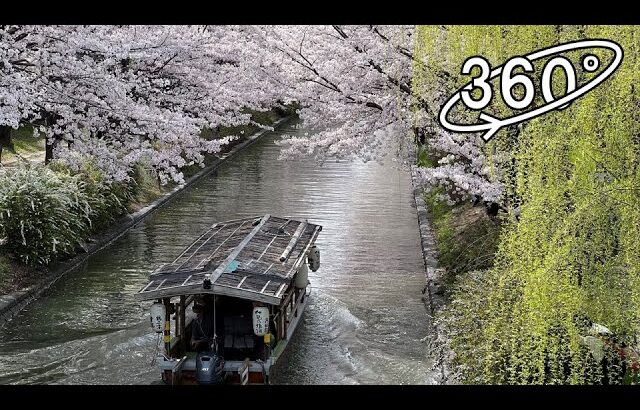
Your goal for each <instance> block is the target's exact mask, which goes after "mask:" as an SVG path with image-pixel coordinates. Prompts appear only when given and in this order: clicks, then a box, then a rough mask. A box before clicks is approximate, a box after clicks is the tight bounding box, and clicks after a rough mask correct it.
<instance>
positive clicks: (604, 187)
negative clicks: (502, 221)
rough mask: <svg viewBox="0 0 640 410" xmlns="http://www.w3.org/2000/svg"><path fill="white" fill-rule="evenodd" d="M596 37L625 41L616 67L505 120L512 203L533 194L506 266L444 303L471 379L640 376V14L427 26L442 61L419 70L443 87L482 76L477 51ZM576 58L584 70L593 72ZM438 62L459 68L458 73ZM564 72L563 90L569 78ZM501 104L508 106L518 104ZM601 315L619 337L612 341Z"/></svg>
mask: <svg viewBox="0 0 640 410" xmlns="http://www.w3.org/2000/svg"><path fill="white" fill-rule="evenodd" d="M587 38H604V39H611V40H614V41H616V42H617V43H619V44H620V45H621V46H622V48H623V50H624V59H623V62H622V64H621V66H620V67H619V69H618V70H617V71H616V73H615V74H614V75H613V76H612V77H610V78H609V79H608V80H606V81H605V82H604V83H602V84H600V85H599V86H598V87H596V88H595V89H594V90H592V91H590V92H589V93H587V94H586V95H585V96H583V97H582V98H580V99H578V100H576V101H574V102H573V103H572V104H571V105H570V106H569V107H568V108H566V109H564V110H562V111H554V112H552V113H548V114H546V115H544V116H542V117H539V118H536V119H534V120H531V121H530V122H528V123H526V124H524V125H522V126H521V127H518V128H517V129H515V130H502V131H500V132H499V133H498V134H496V136H495V137H494V138H493V140H492V141H491V142H489V143H487V144H486V145H485V146H484V147H483V150H484V153H485V155H487V157H488V158H492V159H493V160H494V161H493V162H492V164H493V165H494V166H496V168H497V169H496V172H495V173H494V174H492V176H493V178H496V179H498V180H499V181H500V182H501V183H502V184H503V186H504V203H505V205H506V206H507V208H512V207H513V206H516V205H519V207H520V209H519V211H520V215H519V218H518V219H516V218H515V217H513V215H511V217H510V218H509V220H508V221H507V222H506V226H505V228H504V230H503V232H502V235H501V238H500V245H499V250H498V253H497V256H496V259H495V261H494V267H493V268H492V269H491V270H489V271H484V272H472V273H469V274H467V275H465V276H463V277H461V278H460V279H459V281H458V283H457V289H456V290H455V291H454V292H453V296H452V302H451V303H450V304H449V306H448V307H447V308H445V309H444V311H443V313H442V315H441V319H440V320H441V321H442V323H443V325H444V326H445V328H446V329H448V335H449V338H450V340H449V345H450V347H451V349H452V350H453V352H454V353H455V358H454V364H456V365H458V369H459V371H460V376H461V380H462V381H464V382H472V383H497V384H565V383H571V384H583V383H595V384H598V383H629V382H636V383H637V382H638V376H637V373H635V372H634V371H633V370H632V365H631V358H630V357H629V354H628V353H629V352H630V350H625V352H626V353H627V354H626V356H624V354H620V350H621V349H628V348H635V349H636V351H637V346H638V335H639V333H640V260H639V259H640V201H639V198H640V91H639V90H638V85H637V84H636V82H637V80H638V73H639V72H640V62H639V52H640V50H639V48H640V27H625V26H616V27H602V26H569V27H567V26H543V27H541V26H525V27H518V26H508V27H507V26H505V27H498V26H487V27H466V26H456V27H423V28H420V29H419V30H418V36H417V40H416V45H415V47H416V53H417V55H419V56H421V58H423V59H425V60H426V61H428V62H429V63H430V64H431V66H430V67H428V68H426V69H424V70H423V71H422V72H416V81H415V84H414V91H415V92H416V93H420V94H421V95H422V96H423V98H431V99H432V100H435V99H436V97H434V94H435V93H441V92H442V89H441V88H437V87H445V86H446V87H448V88H447V89H446V92H445V94H446V93H449V94H448V95H447V96H449V95H451V94H450V93H452V92H453V91H454V90H455V87H459V86H461V85H463V84H464V83H466V82H467V81H469V77H468V76H461V75H460V74H459V73H460V67H461V66H462V63H463V62H464V60H465V59H466V58H468V57H470V56H472V55H483V56H485V57H486V58H487V59H488V60H489V61H490V63H491V66H492V67H495V66H497V65H500V64H503V63H504V62H505V61H506V60H507V59H508V58H510V57H513V56H517V55H525V54H528V53H531V52H533V51H535V50H537V49H540V48H543V47H549V46H552V45H555V44H558V43H562V42H566V41H572V40H580V39H587ZM576 68H577V71H578V75H579V77H578V84H582V83H584V81H585V79H586V80H588V79H589V78H591V77H588V74H586V73H582V72H581V71H580V68H579V67H576ZM429 70H433V71H431V72H429ZM438 70H444V71H446V72H449V73H451V77H452V78H453V79H454V80H452V81H451V84H443V82H442V81H439V79H438V77H437V76H435V75H434V73H435V72H437V71H438ZM558 71H561V70H558ZM536 72H537V73H540V69H539V66H538V65H537V64H536ZM538 75H539V74H538ZM463 77H464V78H463ZM555 77H560V79H555V78H554V90H556V89H557V88H556V86H559V87H562V86H563V85H564V83H563V81H564V80H563V78H562V75H559V74H558V73H556V74H555ZM537 78H539V76H538V77H537ZM534 83H535V81H534ZM536 87H537V86H536ZM494 90H496V88H495V87H494ZM496 91H497V90H496ZM536 91H537V94H538V95H540V91H539V90H536ZM536 98H538V97H536ZM498 99H499V98H498ZM494 101H495V97H494ZM491 107H492V113H493V114H494V115H496V116H498V117H500V114H501V113H503V114H504V113H506V112H507V111H505V110H508V109H507V108H506V107H505V106H503V105H502V106H501V105H500V103H499V102H498V103H495V102H492V104H491ZM480 246H481V245H480ZM594 323H597V324H600V325H603V326H606V327H607V328H608V329H610V330H611V332H612V334H613V336H609V337H608V339H607V340H613V342H614V343H611V344H607V342H605V343H604V345H603V343H602V342H601V340H602V338H601V337H600V336H597V335H595V336H594V335H593V332H591V330H590V329H592V328H593V324H594ZM590 340H591V341H593V340H597V341H596V342H595V343H596V344H599V345H600V346H601V348H602V352H603V355H602V356H600V355H598V354H594V353H593V352H594V349H593V348H589V347H588V346H589V343H590V342H589V341H590ZM591 346H592V347H593V344H592V345H591ZM596 350H597V349H596ZM623 356H624V357H623ZM634 375H635V376H634ZM634 377H635V378H634Z"/></svg>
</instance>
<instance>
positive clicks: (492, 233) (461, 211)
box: [425, 189, 501, 284]
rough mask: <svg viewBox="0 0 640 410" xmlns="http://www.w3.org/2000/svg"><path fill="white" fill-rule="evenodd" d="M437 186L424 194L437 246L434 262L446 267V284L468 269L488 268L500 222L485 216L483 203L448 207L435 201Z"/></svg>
mask: <svg viewBox="0 0 640 410" xmlns="http://www.w3.org/2000/svg"><path fill="white" fill-rule="evenodd" d="M438 194H439V189H436V190H433V191H431V192H430V193H428V194H425V202H426V204H427V208H428V209H429V216H430V220H431V225H432V228H433V230H434V232H435V234H436V242H437V245H438V264H439V265H440V266H441V267H443V268H445V269H446V276H445V281H446V282H447V283H448V284H450V283H451V282H453V281H454V280H456V278H457V277H458V276H459V275H461V274H463V273H465V272H469V271H475V270H480V269H488V268H490V267H492V266H493V259H494V256H495V253H496V251H497V248H498V241H499V238H500V230H501V229H500V227H501V224H500V221H499V220H494V219H492V218H489V217H488V216H487V213H486V210H485V208H484V207H483V206H472V205H471V204H470V203H466V204H459V205H455V206H453V207H452V206H449V205H447V204H446V203H445V202H444V201H440V200H438Z"/></svg>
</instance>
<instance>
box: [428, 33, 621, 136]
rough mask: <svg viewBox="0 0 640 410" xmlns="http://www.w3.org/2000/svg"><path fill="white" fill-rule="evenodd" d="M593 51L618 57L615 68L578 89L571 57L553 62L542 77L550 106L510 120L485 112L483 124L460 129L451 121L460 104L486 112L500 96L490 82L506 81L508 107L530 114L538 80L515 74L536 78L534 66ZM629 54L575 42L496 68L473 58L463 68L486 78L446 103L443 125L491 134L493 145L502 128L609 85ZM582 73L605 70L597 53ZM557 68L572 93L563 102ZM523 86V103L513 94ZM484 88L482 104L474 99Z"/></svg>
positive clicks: (610, 44) (587, 58)
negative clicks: (556, 87) (555, 82)
mask: <svg viewBox="0 0 640 410" xmlns="http://www.w3.org/2000/svg"><path fill="white" fill-rule="evenodd" d="M588 48H605V49H608V50H611V51H613V52H614V56H613V59H611V62H610V63H609V65H608V66H607V67H606V68H605V69H604V70H603V71H602V72H601V73H600V74H598V75H597V76H595V77H594V78H592V79H591V80H590V81H588V82H586V83H585V84H582V85H581V86H579V87H578V86H577V74H576V70H575V67H574V65H573V63H572V62H571V61H570V60H569V59H568V58H566V57H563V56H557V57H554V58H552V59H549V60H548V61H547V62H546V63H545V64H544V67H543V69H542V77H541V79H540V89H541V90H542V97H543V99H544V101H545V104H543V105H540V106H538V107H534V109H532V110H531V111H525V112H522V113H517V114H514V115H512V116H510V117H505V118H496V117H494V116H491V115H489V114H487V113H485V112H481V113H480V115H479V116H478V119H479V120H480V121H482V122H479V123H477V124H456V123H452V122H450V121H449V120H447V115H448V114H449V111H451V109H452V108H453V106H454V105H455V104H456V103H457V102H458V101H460V100H462V103H463V104H464V105H465V106H466V107H467V108H469V109H471V110H474V111H480V110H483V109H485V108H486V107H487V106H488V105H489V104H490V103H491V101H492V99H493V97H494V95H493V94H494V93H493V87H492V86H491V84H490V83H489V81H490V80H492V79H494V78H496V77H497V76H500V79H499V82H500V95H501V97H502V99H503V101H504V103H505V104H506V105H507V106H508V107H510V108H512V109H514V110H525V109H527V108H529V106H530V105H531V103H532V102H533V101H534V98H535V87H534V83H533V80H532V79H531V78H530V77H529V76H528V75H526V74H524V73H521V74H514V73H513V71H514V69H515V68H516V67H521V68H522V69H523V71H524V72H525V73H532V72H533V71H534V67H533V64H532V62H533V61H535V60H539V59H541V58H544V57H549V56H553V55H555V54H560V53H562V52H566V51H571V50H581V49H588ZM622 57H623V51H622V47H620V45H619V44H618V43H616V42H614V41H610V40H582V41H574V42H570V43H565V44H560V45H557V46H553V47H549V48H545V49H542V50H538V51H535V52H533V53H531V54H528V55H526V56H517V57H513V58H511V59H509V60H508V61H507V62H506V63H505V64H503V65H502V66H499V67H496V68H494V69H491V67H490V64H489V62H488V61H487V60H486V59H485V58H484V57H482V56H474V57H470V58H468V59H467V60H466V61H465V62H464V64H463V66H462V70H461V72H462V74H465V75H468V74H471V71H472V69H473V68H474V67H478V68H479V69H480V75H478V76H477V77H475V78H473V80H471V81H470V82H469V83H467V84H465V85H464V86H463V87H462V88H461V89H459V90H458V91H457V92H456V93H455V94H453V95H452V96H451V97H450V98H449V100H447V102H446V103H445V104H444V106H443V107H442V109H441V110H440V115H439V120H440V124H441V125H442V126H443V127H444V128H446V129H448V130H450V131H454V132H480V131H485V133H484V134H483V135H482V138H483V139H484V140H485V141H489V140H490V139H491V137H492V136H493V135H494V134H495V133H496V132H498V130H500V128H502V127H505V126H507V125H513V124H517V123H520V122H524V121H527V120H530V119H532V118H535V117H538V116H540V115H543V114H546V113H547V112H550V111H553V110H556V109H557V110H562V109H564V108H566V107H568V106H569V104H570V103H571V102H572V101H573V100H575V99H577V98H579V97H581V96H583V95H584V94H586V93H587V92H589V91H590V90H592V89H594V88H595V87H596V86H598V85H599V84H600V83H602V82H603V81H605V80H606V79H607V78H608V77H609V76H611V74H613V72H614V71H615V70H616V69H617V68H618V67H619V66H620V63H621V62H622ZM581 63H582V68H583V69H584V70H585V71H586V72H590V73H593V72H596V71H597V70H598V68H599V67H600V63H601V62H600V60H599V58H598V57H597V56H596V55H594V54H585V55H583V56H582V59H581ZM556 68H562V69H563V70H564V72H565V75H566V94H565V95H564V96H562V97H561V98H556V97H555V96H554V95H553V92H552V87H551V82H552V77H553V73H554V70H555V69H556ZM517 85H521V86H522V88H524V93H523V96H522V98H520V99H517V98H515V96H514V95H513V93H512V91H513V90H514V87H516V86H517ZM475 89H479V90H480V93H481V96H480V98H479V99H474V98H473V97H472V95H471V93H472V92H473V91H474V90H475Z"/></svg>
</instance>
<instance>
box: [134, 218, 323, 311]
mask: <svg viewBox="0 0 640 410" xmlns="http://www.w3.org/2000/svg"><path fill="white" fill-rule="evenodd" d="M321 230H322V226H320V225H315V224H312V223H309V222H307V221H303V220H299V219H292V218H280V217H274V216H271V215H269V214H267V215H264V216H262V217H261V216H257V217H254V218H245V219H236V220H232V221H226V222H218V223H216V224H213V225H212V226H211V227H209V228H208V229H207V230H206V231H205V232H204V233H202V235H200V236H199V237H198V238H197V239H196V240H195V241H193V243H191V245H189V246H188V247H187V248H186V249H185V250H184V251H183V252H182V253H181V254H180V255H178V257H177V258H175V260H174V261H173V262H171V263H168V264H165V265H162V266H160V267H159V268H158V269H156V270H155V271H153V272H152V273H151V275H150V276H149V283H148V284H147V285H146V286H145V287H143V288H142V289H141V290H140V291H139V292H138V293H137V294H136V295H135V296H136V298H137V299H139V300H148V299H158V298H164V297H172V296H181V295H190V294H202V293H212V294H219V295H227V296H233V297H238V298H242V299H249V300H255V301H260V302H265V303H270V304H274V305H277V304H279V303H280V301H281V299H282V297H283V295H284V293H285V291H286V289H287V288H288V285H289V284H290V283H291V280H292V279H293V276H294V275H295V273H296V272H297V270H298V268H299V267H300V265H302V264H303V263H305V255H306V252H307V250H308V249H309V247H310V246H311V245H312V244H313V243H314V242H315V240H316V238H317V236H318V233H319V232H320V231H321ZM206 274H209V275H210V279H211V285H212V286H211V289H204V287H203V281H204V279H205V275H206Z"/></svg>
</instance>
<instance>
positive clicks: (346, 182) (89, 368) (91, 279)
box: [0, 120, 437, 384]
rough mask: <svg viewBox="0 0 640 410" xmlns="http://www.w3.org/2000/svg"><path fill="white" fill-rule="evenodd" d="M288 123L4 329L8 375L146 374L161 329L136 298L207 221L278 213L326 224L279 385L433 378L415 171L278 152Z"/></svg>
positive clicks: (119, 378) (3, 369)
mask: <svg viewBox="0 0 640 410" xmlns="http://www.w3.org/2000/svg"><path fill="white" fill-rule="evenodd" d="M304 132H306V131H305V130H304V128H302V127H301V125H300V124H299V123H298V122H297V121H295V120H294V121H290V122H288V123H286V124H284V125H283V126H281V127H280V128H279V129H278V130H277V131H276V132H273V133H269V134H267V135H265V136H264V137H262V139H261V140H260V141H258V142H257V143H256V144H254V145H252V146H251V147H249V148H247V149H245V150H244V151H243V152H241V153H239V154H238V155H237V156H236V157H235V158H233V159H232V160H230V162H228V163H226V164H224V165H222V166H221V167H220V168H219V169H218V170H217V171H216V172H214V173H213V174H211V175H210V176H208V177H205V178H203V179H201V180H200V181H198V182H197V183H195V184H194V185H193V186H192V187H191V188H189V189H188V190H186V191H185V192H184V193H182V194H180V196H179V197H177V198H175V199H174V200H173V201H172V202H170V203H169V204H168V205H166V206H165V207H163V208H161V209H160V210H158V211H157V212H156V213H154V214H152V215H151V216H150V217H149V218H147V219H146V220H145V221H144V222H142V223H141V224H139V225H138V226H136V227H135V228H133V229H131V230H130V231H129V232H127V233H126V234H125V235H124V236H122V237H121V238H119V239H118V240H117V241H115V242H113V243H112V244H111V245H109V246H108V247H106V248H105V249H103V250H102V251H100V252H98V253H96V254H95V255H93V256H91V257H90V258H89V259H88V261H87V262H86V263H85V264H84V265H83V266H82V267H80V268H79V269H76V270H75V271H73V272H69V273H68V274H67V275H65V276H64V277H63V278H61V279H60V280H59V281H58V282H57V283H56V284H55V285H54V286H53V287H52V288H51V289H50V290H49V291H48V292H47V293H46V295H45V296H43V297H42V298H40V299H38V300H37V301H35V302H33V303H31V304H30V305H29V306H28V307H27V308H26V309H24V310H23V311H22V312H20V313H19V314H18V315H17V316H16V317H15V318H14V319H13V320H12V321H11V322H10V323H8V324H7V325H6V327H5V328H4V329H2V330H0V332H1V334H0V384H7V383H53V384H150V383H154V382H157V380H158V379H159V376H160V375H159V371H158V370H157V368H156V367H155V366H153V365H152V364H151V361H152V358H153V356H154V352H155V347H156V340H157V339H156V335H155V334H154V333H152V332H151V328H150V326H149V320H148V316H147V315H148V311H147V308H148V303H139V302H137V301H135V300H134V298H133V294H134V293H135V292H137V291H138V290H139V289H140V288H141V287H142V286H143V285H144V284H146V283H147V277H148V274H149V271H150V270H152V269H154V268H156V267H157V266H159V265H160V264H162V263H165V262H169V261H170V260H172V259H173V257H174V256H175V255H177V254H179V253H180V252H181V251H182V249H183V248H184V247H185V246H186V245H188V244H189V243H190V242H191V241H192V240H193V239H194V237H195V236H197V235H198V234H199V232H201V231H203V230H204V229H205V228H206V227H207V225H210V224H213V223H214V222H216V221H221V220H227V219H235V218H243V217H250V216H255V215H263V214H265V213H270V214H272V215H278V216H291V217H298V218H308V219H310V221H311V222H313V223H318V224H321V225H323V231H322V233H321V234H320V236H319V239H318V241H317V245H318V247H319V248H320V250H321V260H322V265H321V267H320V270H318V271H317V272H315V273H312V272H310V280H311V285H312V293H311V300H310V304H309V306H308V307H307V310H306V311H305V316H304V320H303V322H302V323H301V324H300V326H299V328H298V329H297V331H296V334H295V336H294V338H293V340H292V342H291V344H290V345H289V347H288V348H287V351H286V352H285V354H284V355H283V356H282V358H281V360H280V361H279V362H278V365H277V366H276V369H274V370H275V371H274V377H273V382H274V383H287V384H291V383H295V384H333V383H339V384H361V383H365V384H366V383H376V384H425V383H434V382H435V380H436V378H437V375H436V371H434V370H431V365H432V360H431V359H430V357H429V354H428V349H427V346H426V345H425V344H424V343H422V342H421V341H420V340H421V339H422V338H424V337H425V336H427V334H428V333H429V331H430V323H429V318H428V315H427V311H426V309H425V306H424V303H423V302H422V300H421V296H422V295H421V290H422V288H423V286H424V268H423V264H422V259H421V253H420V237H419V233H418V224H417V220H416V212H415V209H414V206H413V197H412V191H411V178H410V176H409V174H408V172H406V171H403V170H399V169H396V168H394V167H393V166H391V165H385V166H382V165H380V164H377V163H373V162H369V163H366V164H365V163H362V162H359V161H358V162H348V161H338V162H326V163H324V164H323V165H322V166H320V165H318V164H317V163H315V162H314V161H313V160H300V161H286V162H283V161H278V160H277V158H278V154H279V149H280V148H279V147H277V146H276V145H275V144H274V141H275V140H276V139H277V138H278V137H279V135H281V134H282V133H286V134H292V133H293V134H295V133H300V134H303V133H304Z"/></svg>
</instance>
